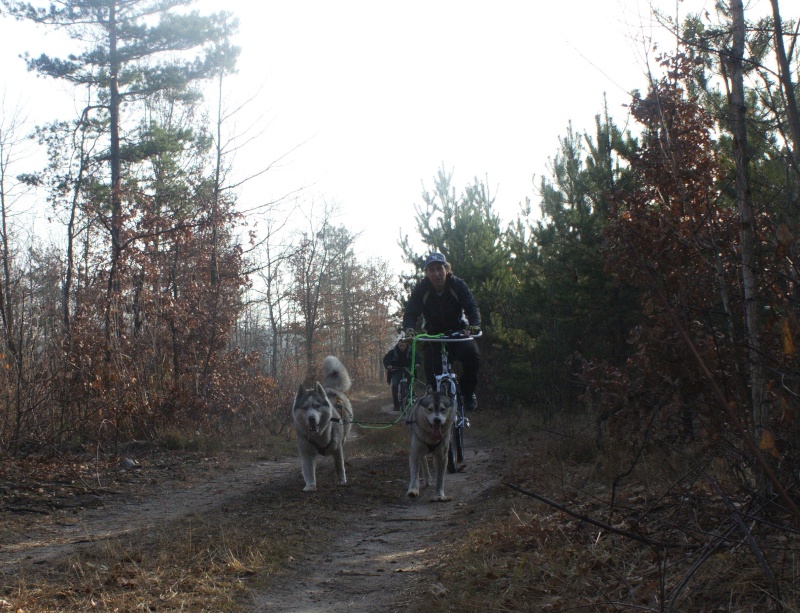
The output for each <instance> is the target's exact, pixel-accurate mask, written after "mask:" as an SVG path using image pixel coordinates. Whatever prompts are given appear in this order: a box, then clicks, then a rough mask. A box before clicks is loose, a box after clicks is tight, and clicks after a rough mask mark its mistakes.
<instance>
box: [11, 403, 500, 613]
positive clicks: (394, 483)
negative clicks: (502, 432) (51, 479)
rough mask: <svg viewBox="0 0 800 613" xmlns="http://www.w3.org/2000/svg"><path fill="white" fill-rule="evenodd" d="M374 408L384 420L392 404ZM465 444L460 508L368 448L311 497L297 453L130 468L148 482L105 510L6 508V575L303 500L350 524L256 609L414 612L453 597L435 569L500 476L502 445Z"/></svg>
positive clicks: (453, 488)
mask: <svg viewBox="0 0 800 613" xmlns="http://www.w3.org/2000/svg"><path fill="white" fill-rule="evenodd" d="M369 404H370V405H371V406H372V409H371V410H372V411H373V415H374V414H375V411H376V409H377V407H378V406H379V405H380V402H379V401H378V402H375V401H372V402H370V403H369ZM354 408H355V409H356V415H357V416H358V415H359V414H362V413H359V406H358V404H356V403H354ZM384 413H386V414H389V415H390V416H392V417H396V416H397V414H396V413H392V411H391V406H390V405H388V404H387V405H385V406H380V414H384ZM351 436H353V437H354V438H355V439H358V437H360V436H364V437H365V438H366V437H367V436H369V435H367V434H366V433H365V432H364V431H363V430H360V429H359V428H354V429H353V431H352V433H351ZM353 443H354V444H352V447H351V448H356V449H358V441H357V440H355V441H353ZM465 445H466V449H467V457H466V458H465V460H466V466H465V470H464V471H463V472H459V473H456V474H452V475H451V474H448V475H447V477H446V480H445V491H446V492H447V494H448V495H450V496H451V497H452V499H453V500H452V501H451V502H448V503H432V502H430V501H429V498H430V495H431V493H432V490H431V489H430V488H426V489H423V490H422V491H421V495H420V497H419V498H417V499H409V498H407V497H406V495H405V492H406V489H407V485H408V484H407V479H408V477H407V471H408V469H407V455H406V456H405V458H403V457H400V456H395V457H393V458H391V460H389V459H387V458H385V457H380V458H374V457H372V458H371V457H369V456H368V455H365V454H363V453H362V454H361V455H360V456H358V457H354V458H353V460H352V464H351V461H348V464H351V467H350V468H348V477H349V478H350V480H351V481H352V482H353V484H352V485H348V487H347V488H336V487H335V486H334V485H332V482H331V483H330V484H328V483H327V482H326V484H325V485H323V486H322V487H321V491H319V492H317V493H315V494H313V495H309V494H304V493H302V492H301V489H302V478H301V476H300V468H299V459H298V458H297V457H288V458H280V459H275V460H270V461H267V460H261V461H256V462H249V463H244V464H241V465H234V464H231V465H225V464H224V463H223V464H219V465H217V464H214V462H213V461H212V459H207V458H202V459H200V460H196V462H197V463H196V464H194V465H193V466H192V467H189V468H186V471H185V473H184V474H176V469H175V468H174V467H169V468H167V469H166V470H164V471H162V473H161V474H162V478H158V479H155V478H152V475H148V476H146V475H144V474H141V475H139V474H137V475H134V472H131V473H127V474H129V475H130V477H131V478H133V477H134V476H135V477H140V478H141V481H142V487H137V488H128V489H125V488H120V489H121V490H124V491H121V492H114V491H113V490H109V491H107V492H106V493H105V494H104V495H102V496H101V498H100V501H99V502H98V504H97V505H96V508H91V507H92V506H93V505H92V504H86V506H82V507H81V508H80V509H68V510H67V511H64V512H57V513H50V514H48V515H47V516H46V517H45V518H44V519H42V517H43V515H38V516H35V515H31V516H25V517H23V518H22V519H20V516H18V515H17V514H13V515H10V516H9V515H6V517H13V518H14V519H13V522H14V524H13V525H12V524H11V522H10V521H9V522H6V525H5V526H4V529H3V530H2V538H1V539H0V577H2V576H6V577H9V576H11V575H12V574H13V573H14V569H15V568H17V567H18V566H19V565H20V564H23V563H24V564H26V565H27V564H42V563H46V562H55V561H56V560H61V559H65V558H67V557H69V556H70V555H73V554H75V553H76V552H77V551H78V550H79V549H80V548H81V547H87V546H91V545H92V544H96V543H98V542H102V541H104V540H107V539H113V538H115V537H119V536H122V535H132V534H133V533H137V532H140V533H143V534H146V533H147V532H148V531H151V530H152V529H155V528H160V529H162V530H163V529H165V527H166V526H169V525H170V523H172V522H178V521H181V520H182V519H185V518H187V517H192V516H196V515H206V514H210V513H211V512H212V511H217V512H219V513H228V512H230V513H231V514H235V513H237V512H239V510H240V509H245V508H246V509H253V508H256V509H257V512H258V513H260V514H262V515H264V517H269V515H270V513H271V512H272V510H271V508H270V505H271V504H281V503H280V502H274V501H280V500H285V501H289V502H290V503H291V504H293V505H295V508H296V509H297V514H298V516H297V517H296V518H295V521H296V522H297V523H298V524H300V523H303V522H314V521H316V519H315V508H316V507H317V506H318V505H327V508H328V509H329V510H330V509H333V512H335V513H337V514H338V513H342V514H345V515H346V516H347V519H346V521H345V522H338V524H339V525H344V526H345V528H344V529H341V528H340V529H337V533H336V534H334V535H332V536H331V538H329V539H328V540H327V542H326V543H325V544H324V545H319V544H317V543H315V542H308V543H307V546H305V547H303V548H302V552H301V553H299V554H297V555H295V556H293V557H292V558H291V559H290V560H288V561H287V562H286V566H285V568H284V569H283V571H282V572H281V573H280V576H279V577H274V578H269V579H268V580H269V581H270V582H271V583H270V585H269V587H268V588H264V590H263V591H260V592H258V591H257V592H253V593H251V595H250V597H249V599H248V601H247V602H246V603H245V605H244V606H245V607H246V609H245V610H247V611H249V612H252V613H269V612H276V613H278V612H280V613H322V612H326V613H330V612H344V611H347V612H348V613H359V612H366V611H369V612H374V611H381V612H382V613H387V612H393V611H413V610H414V609H413V606H412V605H411V600H410V597H411V593H412V590H413V591H414V592H415V593H419V590H422V591H423V592H424V593H426V594H427V597H429V598H436V597H440V596H441V595H442V591H443V589H444V588H443V587H442V586H440V585H438V584H437V582H436V575H435V572H434V571H433V570H431V569H432V565H433V563H434V562H435V561H436V559H437V548H438V547H440V545H441V544H442V542H443V540H445V539H447V538H448V535H450V534H452V533H453V532H454V531H455V530H466V529H468V527H469V517H470V514H471V512H472V509H473V508H474V505H475V504H476V502H477V501H478V499H479V497H480V496H481V494H482V493H484V492H486V491H488V490H489V489H490V488H492V487H495V486H496V485H497V482H498V477H497V476H496V472H497V471H496V467H495V468H493V462H492V453H491V450H489V449H486V448H481V447H480V446H479V445H478V444H477V443H476V441H475V440H473V438H472V437H471V436H470V435H469V431H467V436H466V442H465ZM346 453H347V452H346ZM203 462H207V463H208V464H209V465H208V466H206V465H205V464H203ZM178 466H180V467H183V466H186V464H185V463H184V464H179V465H178ZM134 471H135V469H134ZM332 471H333V468H332V464H331V463H330V458H324V459H323V462H322V463H321V466H320V467H319V469H318V479H320V480H321V481H325V480H330V479H332ZM143 472H144V471H143ZM329 473H331V474H329ZM133 480H134V481H135V480H136V479H133ZM91 500H93V499H92V498H89V499H87V500H85V501H84V502H91ZM247 505H249V506H247ZM229 509H230V510H229ZM28 517H30V519H27V518H28ZM337 517H339V515H337ZM130 538H136V537H135V536H131V537H130Z"/></svg>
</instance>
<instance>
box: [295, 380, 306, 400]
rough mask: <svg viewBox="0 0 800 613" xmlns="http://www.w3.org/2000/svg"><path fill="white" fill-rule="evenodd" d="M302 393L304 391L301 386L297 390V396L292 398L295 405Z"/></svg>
mask: <svg viewBox="0 0 800 613" xmlns="http://www.w3.org/2000/svg"><path fill="white" fill-rule="evenodd" d="M304 392H305V390H304V389H303V386H302V384H301V385H300V387H298V388H297V395H296V396H295V397H294V403H295V404H297V401H298V400H300V396H302V395H303V393H304Z"/></svg>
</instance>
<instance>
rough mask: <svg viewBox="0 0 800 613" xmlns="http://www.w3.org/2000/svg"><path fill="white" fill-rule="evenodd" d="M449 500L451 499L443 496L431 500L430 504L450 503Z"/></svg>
mask: <svg viewBox="0 0 800 613" xmlns="http://www.w3.org/2000/svg"><path fill="white" fill-rule="evenodd" d="M451 500H452V498H451V497H450V496H445V495H444V494H442V495H441V496H434V497H433V498H431V502H450V501H451Z"/></svg>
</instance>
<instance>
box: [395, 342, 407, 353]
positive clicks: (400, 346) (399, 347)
mask: <svg viewBox="0 0 800 613" xmlns="http://www.w3.org/2000/svg"><path fill="white" fill-rule="evenodd" d="M406 347H408V345H407V344H406V343H404V342H402V341H401V342H399V343H397V348H398V349H399V350H400V351H405V350H406Z"/></svg>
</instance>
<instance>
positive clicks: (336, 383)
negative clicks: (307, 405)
mask: <svg viewBox="0 0 800 613" xmlns="http://www.w3.org/2000/svg"><path fill="white" fill-rule="evenodd" d="M322 372H323V374H324V375H325V380H324V381H323V382H322V387H324V388H325V389H333V390H336V391H337V392H346V391H347V390H349V389H350V374H349V373H348V372H347V369H346V368H345V367H344V364H342V363H341V361H340V360H339V358H337V357H336V356H332V355H329V356H328V357H327V358H325V360H324V361H323V362H322Z"/></svg>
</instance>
